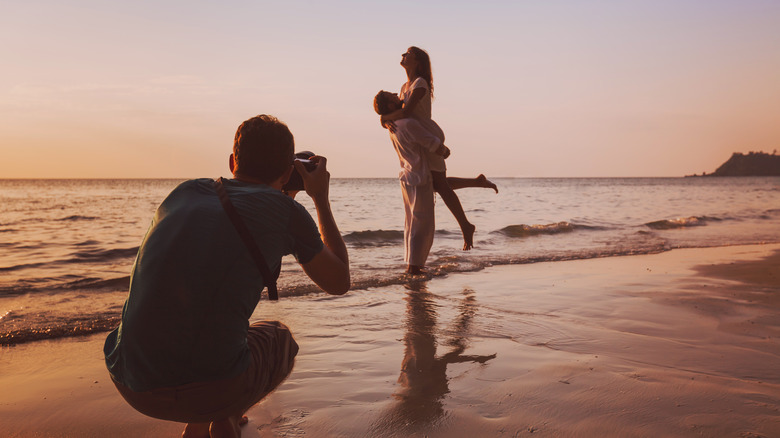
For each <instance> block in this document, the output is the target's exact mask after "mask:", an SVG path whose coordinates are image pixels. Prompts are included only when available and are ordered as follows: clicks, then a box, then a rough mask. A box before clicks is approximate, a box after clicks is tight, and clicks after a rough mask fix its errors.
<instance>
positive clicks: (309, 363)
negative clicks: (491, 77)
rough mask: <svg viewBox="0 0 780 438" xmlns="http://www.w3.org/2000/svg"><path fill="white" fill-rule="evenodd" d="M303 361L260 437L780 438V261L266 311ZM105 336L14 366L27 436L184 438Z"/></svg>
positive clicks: (702, 257) (11, 353)
mask: <svg viewBox="0 0 780 438" xmlns="http://www.w3.org/2000/svg"><path fill="white" fill-rule="evenodd" d="M255 317H256V318H257V319H279V320H282V321H284V322H286V323H287V324H288V325H289V326H290V327H291V329H292V330H293V333H294V334H295V336H296V339H297V340H298V342H299V344H300V346H301V353H300V354H299V356H298V359H297V363H296V367H295V369H294V370H293V373H292V374H291V376H290V378H289V379H288V380H287V381H286V382H285V383H283V384H282V386H280V388H279V389H278V390H277V391H276V392H275V393H273V394H272V395H271V396H269V397H268V398H267V399H266V400H265V401H263V402H262V403H261V404H259V405H257V406H255V407H254V408H252V409H251V410H250V411H249V413H248V415H249V417H250V423H249V424H248V425H247V426H245V427H244V428H243V435H242V436H244V437H258V436H263V437H274V436H278V437H302V436H306V437H331V436H336V437H368V436H376V437H407V436H415V437H423V436H430V437H476V436H486V437H487V436H490V437H493V436H496V437H501V436H505V437H522V436H533V437H538V436H542V437H545V436H546V437H567V436H571V437H575V436H576V437H603V436H620V437H648V436H664V437H699V436H706V437H773V436H780V245H757V246H736V247H723V248H709V249H681V250H673V251H670V252H666V253H662V254H655V255H642V256H631V257H613V258H603V259H594V260H582V261H566V262H550V263H538V264H531V265H515V266H499V267H493V268H489V269H486V270H483V271H480V272H475V273H469V274H458V275H451V276H449V277H447V278H439V279H434V280H431V281H427V282H424V281H421V282H416V283H410V284H408V285H406V286H392V287H384V288H378V289H373V290H363V291H352V292H350V293H349V294H347V295H345V296H343V297H325V296H322V297H298V298H289V299H283V300H281V301H279V302H277V303H269V302H266V301H263V302H261V304H260V306H259V307H258V310H257V312H256V313H255ZM104 337H105V334H98V335H95V336H90V337H85V338H69V339H61V340H53V341H42V342H34V343H30V344H21V345H18V346H15V347H2V348H1V349H0V425H2V426H0V427H2V433H1V434H2V435H3V436H11V437H32V436H36V437H48V436H79V437H82V436H83V437H105V436H113V437H125V436H126V437H131V436H133V437H136V436H172V437H174V436H179V434H180V433H181V430H182V425H180V424H176V423H167V422H163V421H159V420H154V419H150V418H146V417H144V416H143V415H141V414H138V413H136V412H135V411H133V410H132V409H131V408H130V407H128V406H127V405H126V404H125V403H124V401H123V400H122V399H121V398H120V396H119V395H118V394H117V393H116V391H115V389H114V388H113V385H112V384H111V382H110V379H109V377H108V375H107V373H106V371H105V369H104V367H103V361H102V352H101V347H102V342H103V339H104Z"/></svg>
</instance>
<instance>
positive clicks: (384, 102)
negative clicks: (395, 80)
mask: <svg viewBox="0 0 780 438" xmlns="http://www.w3.org/2000/svg"><path fill="white" fill-rule="evenodd" d="M374 111H376V113H377V114H379V115H384V114H390V112H391V110H390V101H389V100H388V99H387V91H385V90H382V91H380V92H379V93H377V94H376V96H374Z"/></svg>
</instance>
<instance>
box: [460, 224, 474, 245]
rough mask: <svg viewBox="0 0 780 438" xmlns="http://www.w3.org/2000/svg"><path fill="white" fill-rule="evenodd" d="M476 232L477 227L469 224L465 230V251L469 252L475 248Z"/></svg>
mask: <svg viewBox="0 0 780 438" xmlns="http://www.w3.org/2000/svg"><path fill="white" fill-rule="evenodd" d="M476 230H477V227H475V226H474V224H468V225H466V228H464V229H463V251H468V250H470V249H471V248H473V247H474V231H476Z"/></svg>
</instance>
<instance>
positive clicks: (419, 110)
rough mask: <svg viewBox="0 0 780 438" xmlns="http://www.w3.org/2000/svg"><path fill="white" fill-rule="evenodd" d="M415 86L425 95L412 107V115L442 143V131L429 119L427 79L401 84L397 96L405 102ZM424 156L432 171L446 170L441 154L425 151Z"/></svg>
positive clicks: (429, 93) (429, 105)
mask: <svg viewBox="0 0 780 438" xmlns="http://www.w3.org/2000/svg"><path fill="white" fill-rule="evenodd" d="M417 88H422V89H424V90H425V95H424V96H423V98H422V99H420V100H419V102H417V105H416V106H415V107H414V110H413V111H412V117H414V118H415V119H417V121H419V122H420V124H421V125H422V126H423V127H424V128H425V129H426V130H427V131H428V132H430V133H431V134H433V135H435V136H436V137H439V140H441V142H442V143H444V131H443V130H442V129H441V127H440V126H439V125H438V124H437V123H436V122H434V121H433V119H431V89H430V87H429V86H428V81H426V80H425V79H423V78H417V79H415V80H414V81H412V83H411V84H409V83H408V82H407V83H405V84H403V85H402V86H401V92H400V93H399V94H398V97H399V98H400V99H401V100H402V101H404V102H406V101H407V100H408V99H409V97H410V96H411V95H412V92H413V91H414V90H415V89H417ZM426 158H427V159H428V166H429V167H430V169H431V170H432V171H434V172H445V171H446V170H447V166H446V165H445V164H444V157H442V156H441V155H439V154H437V153H435V152H429V151H427V152H426Z"/></svg>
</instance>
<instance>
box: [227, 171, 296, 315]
mask: <svg viewBox="0 0 780 438" xmlns="http://www.w3.org/2000/svg"><path fill="white" fill-rule="evenodd" d="M214 188H216V189H217V196H219V202H221V203H222V208H223V209H224V210H225V213H227V215H228V217H229V218H230V222H232V223H233V226H234V227H235V228H236V231H238V235H239V236H241V240H243V241H244V245H245V246H246V249H247V250H249V254H250V255H251V256H252V259H253V260H254V261H255V265H256V266H257V269H258V270H260V275H262V277H263V283H265V285H266V286H267V287H268V299H269V300H274V301H276V300H278V299H279V294H278V293H277V291H276V280H277V279H278V278H279V272H280V271H281V270H282V265H281V263H280V264H279V268H277V269H276V272H274V273H273V274H271V270H270V269H268V264H267V263H266V262H265V257H263V253H262V252H260V248H258V246H257V242H255V239H254V238H253V237H252V233H250V232H249V228H247V226H246V224H245V223H244V221H243V220H242V219H241V216H239V214H238V211H237V210H236V207H234V206H233V203H232V202H230V198H229V197H228V194H227V190H225V186H224V185H223V184H222V177H220V178H218V179H217V180H215V181H214ZM260 292H261V293H262V292H263V291H262V290H260Z"/></svg>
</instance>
